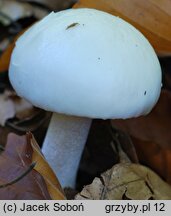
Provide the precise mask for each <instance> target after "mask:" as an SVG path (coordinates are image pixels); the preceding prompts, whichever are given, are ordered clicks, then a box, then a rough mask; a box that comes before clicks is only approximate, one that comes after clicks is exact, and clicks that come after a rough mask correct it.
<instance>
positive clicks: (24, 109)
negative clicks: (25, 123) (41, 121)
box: [0, 90, 35, 126]
mask: <svg viewBox="0 0 171 216" xmlns="http://www.w3.org/2000/svg"><path fill="white" fill-rule="evenodd" d="M0 104H1V107H0V125H1V126H4V125H5V123H6V121H7V120H8V119H10V118H13V117H14V116H16V117H17V118H18V119H24V118H27V117H29V116H30V115H31V114H33V113H34V112H35V111H34V108H33V105H32V104H30V103H29V102H27V101H26V100H24V99H22V98H19V97H18V96H17V95H16V94H15V93H14V92H12V91H7V90H6V91H5V92H4V93H3V94H0Z"/></svg>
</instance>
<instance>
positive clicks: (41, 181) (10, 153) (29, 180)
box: [0, 133, 65, 200]
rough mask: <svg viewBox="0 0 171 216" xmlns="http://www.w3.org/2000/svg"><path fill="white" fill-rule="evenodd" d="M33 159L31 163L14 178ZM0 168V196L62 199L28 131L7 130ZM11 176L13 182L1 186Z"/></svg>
mask: <svg viewBox="0 0 171 216" xmlns="http://www.w3.org/2000/svg"><path fill="white" fill-rule="evenodd" d="M33 160H34V161H33ZM33 162H34V163H35V164H36V165H35V167H33V169H32V170H30V172H28V173H27V174H26V175H25V176H23V177H22V178H21V179H19V180H17V181H16V178H18V177H20V176H21V175H22V174H23V173H24V172H25V171H26V170H28V169H29V168H30V166H31V165H32V164H33ZM0 169H1V172H0V191H1V193H0V199H3V200H4V199H14V200H16V199H22V200H23V199H65V196H64V195H63V192H62V189H61V187H60V185H59V182H58V180H57V178H56V177H55V175H54V174H53V171H52V170H51V169H50V167H49V165H48V164H47V162H46V161H45V160H44V157H43V155H42V154H41V153H40V150H39V148H38V145H37V143H36V141H35V140H34V138H33V136H32V134H30V133H29V134H27V135H26V136H17V135H15V134H12V133H11V134H9V136H8V141H7V145H6V147H5V150H4V151H3V152H2V153H1V154H0ZM43 169H45V170H46V172H45V171H43ZM14 180H15V183H13V184H9V185H8V186H5V187H2V185H4V184H7V183H9V182H12V181H14ZM52 188H53V191H52Z"/></svg>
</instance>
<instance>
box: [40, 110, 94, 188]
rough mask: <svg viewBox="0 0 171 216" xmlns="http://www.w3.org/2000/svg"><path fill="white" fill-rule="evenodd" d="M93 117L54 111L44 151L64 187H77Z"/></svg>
mask: <svg viewBox="0 0 171 216" xmlns="http://www.w3.org/2000/svg"><path fill="white" fill-rule="evenodd" d="M91 121H92V120H91V119H89V118H83V117H75V116H67V115H63V114H57V113H53V115H52V118H51V121H50V124H49V128H48V131H47V134H46V137H45V140H44V143H43V147H42V152H43V154H44V156H45V158H46V159H47V161H48V163H49V164H50V166H51V167H52V169H53V170H54V172H55V173H56V175H57V177H58V179H59V181H60V183H61V185H62V187H75V182H76V175H77V170H78V166H79V162H80V159H81V155H82V152H83V149H84V146H85V143H86V140H87V136H88V132H89V128H90V126H91Z"/></svg>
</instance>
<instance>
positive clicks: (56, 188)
mask: <svg viewBox="0 0 171 216" xmlns="http://www.w3.org/2000/svg"><path fill="white" fill-rule="evenodd" d="M28 136H29V137H30V144H31V147H32V149H33V155H32V161H36V162H37V163H36V166H35V168H34V169H35V170H36V171H37V172H38V173H40V174H41V175H42V176H43V178H44V180H45V182H46V185H47V189H48V192H49V193H50V196H51V198H52V199H55V200H56V199H64V192H63V190H62V188H61V185H60V183H59V181H58V179H57V178H56V175H55V174H54V172H53V170H52V169H51V167H50V166H49V164H48V163H47V161H46V159H45V158H44V156H43V155H42V153H41V150H40V148H39V145H38V144H37V142H36V140H35V139H34V137H33V135H32V134H31V133H29V134H28Z"/></svg>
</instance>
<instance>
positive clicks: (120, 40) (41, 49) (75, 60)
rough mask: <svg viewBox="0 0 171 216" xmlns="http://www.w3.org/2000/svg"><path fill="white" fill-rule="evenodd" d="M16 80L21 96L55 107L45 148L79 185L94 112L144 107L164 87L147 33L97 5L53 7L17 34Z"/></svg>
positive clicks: (135, 112)
mask: <svg viewBox="0 0 171 216" xmlns="http://www.w3.org/2000/svg"><path fill="white" fill-rule="evenodd" d="M9 77H10V81H11V83H12V85H13V87H14V89H15V90H16V92H17V93H18V95H20V96H21V97H24V98H26V99H27V100H28V101H30V102H31V103H33V104H34V105H35V106H37V107H41V108H42V109H45V110H49V111H51V112H53V116H52V119H51V122H50V125H49V129H48V131H47V134H46V138H45V141H44V144H43V153H44V155H45V157H46V158H47V160H48V162H49V163H50V165H51V166H52V168H53V169H54V171H55V173H56V174H57V176H58V178H59V180H60V182H61V184H62V186H63V187H65V186H71V187H72V186H74V184H75V179H76V173H77V169H78V165H79V161H80V158H81V154H82V151H83V149H84V145H85V142H86V138H87V134H88V131H89V128H90V124H91V119H93V118H100V119H116V118H123V119H125V118H130V117H136V116H140V115H146V114H147V113H149V112H150V111H151V109H152V108H153V106H154V105H155V104H156V102H157V100H158V98H159V95H160V90H161V68H160V64H159V61H158V59H157V57H156V54H155V52H154V50H153V48H152V47H151V45H150V44H149V42H148V41H147V39H146V38H145V37H144V36H143V35H142V34H141V33H140V32H139V31H137V30H136V29H135V28H134V27H133V26H131V25H130V24H128V23H127V22H125V21H123V20H122V19H120V18H118V17H115V16H112V15H110V14H107V13H104V12H101V11H97V10H94V9H69V10H65V11H62V12H58V13H54V12H53V13H51V14H50V15H48V16H47V17H45V18H44V19H43V20H41V21H40V22H38V23H37V24H35V25H34V26H33V27H31V28H30V29H29V30H28V31H27V32H26V33H24V34H23V35H22V36H21V37H20V38H19V39H18V41H17V42H16V47H15V49H14V51H13V54H12V58H11V63H10V69H9Z"/></svg>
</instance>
